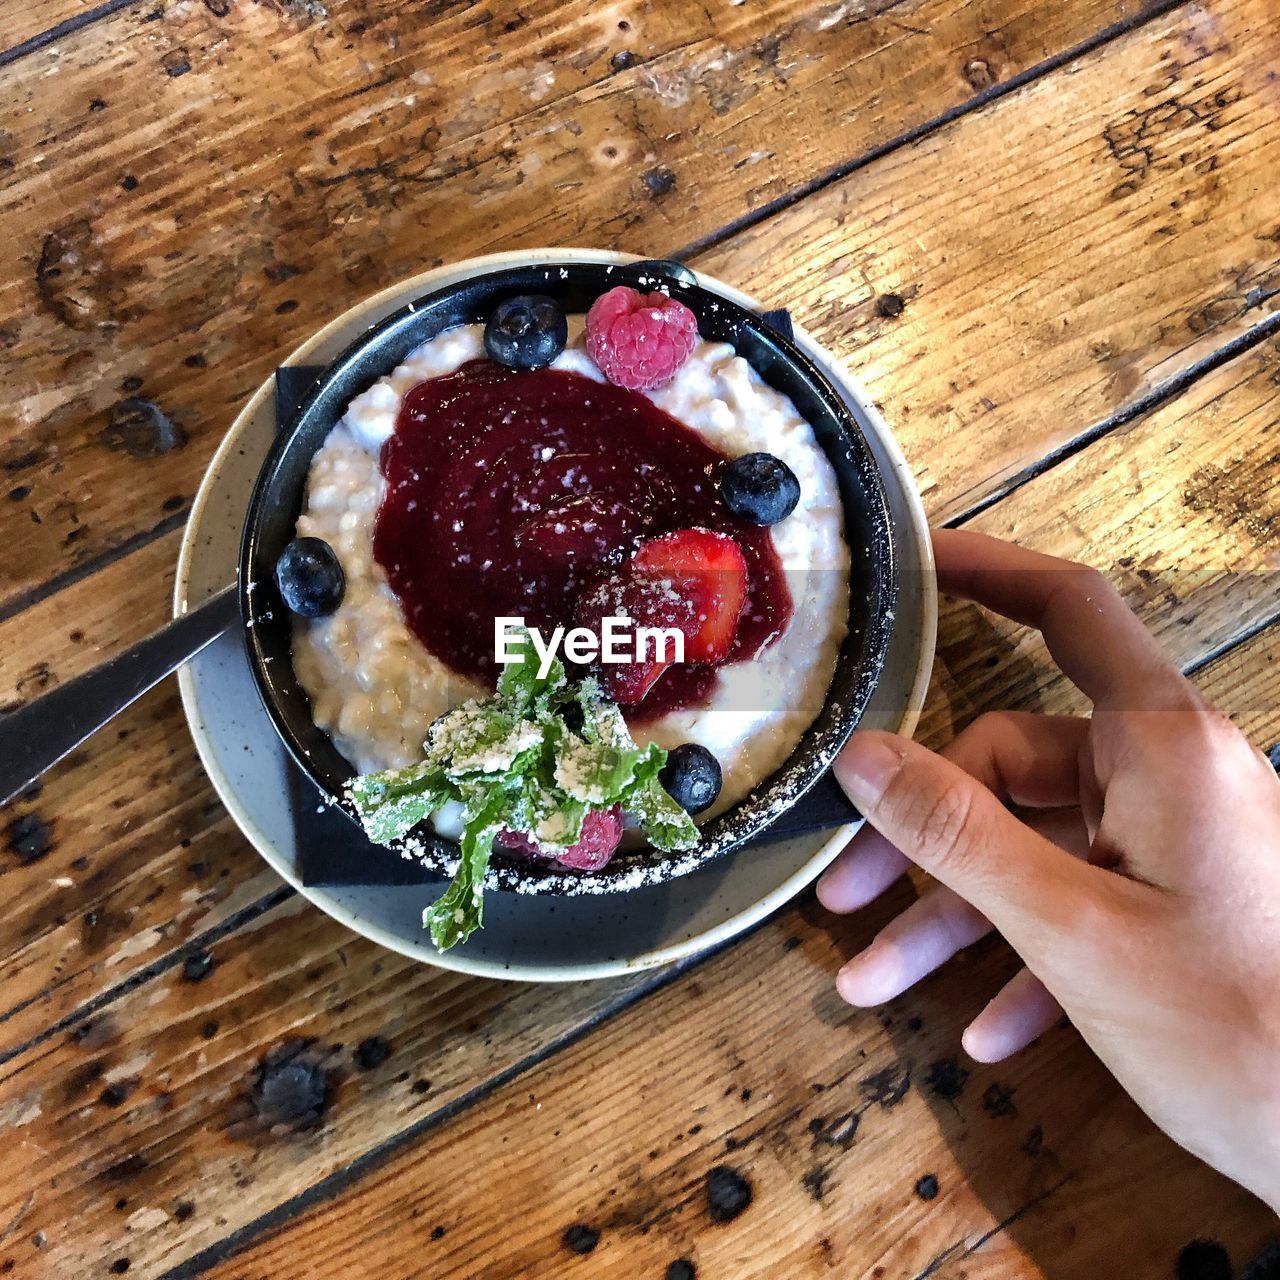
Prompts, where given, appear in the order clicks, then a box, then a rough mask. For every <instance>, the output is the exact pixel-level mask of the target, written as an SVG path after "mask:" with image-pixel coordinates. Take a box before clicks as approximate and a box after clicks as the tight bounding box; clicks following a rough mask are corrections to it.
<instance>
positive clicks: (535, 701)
mask: <svg viewBox="0 0 1280 1280" xmlns="http://www.w3.org/2000/svg"><path fill="white" fill-rule="evenodd" d="M507 649H508V651H510V650H512V649H514V650H515V651H516V652H517V653H519V655H520V656H519V657H518V658H516V657H513V658H511V659H509V660H508V661H507V662H504V663H503V664H502V672H501V674H500V675H499V676H498V698H499V700H500V701H501V702H505V703H506V704H507V705H508V706H509V707H510V709H511V712H512V714H514V715H517V716H523V715H528V714H530V713H531V712H532V713H535V714H538V713H542V712H545V711H546V710H547V705H548V703H549V701H550V698H551V695H552V694H553V693H554V692H555V691H556V690H557V689H559V688H560V687H561V686H562V685H563V684H564V682H565V680H564V663H562V662H561V661H560V659H559V658H553V659H552V660H551V664H550V666H549V667H548V668H547V674H546V675H545V676H539V675H538V654H537V651H536V650H535V649H534V647H533V638H532V637H531V636H530V635H529V632H528V631H527V630H526V631H521V632H520V633H518V634H515V635H513V636H512V639H511V640H510V641H508V643H507Z"/></svg>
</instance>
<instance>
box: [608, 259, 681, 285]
mask: <svg viewBox="0 0 1280 1280" xmlns="http://www.w3.org/2000/svg"><path fill="white" fill-rule="evenodd" d="M626 271H627V274H628V275H629V276H633V277H635V279H637V280H641V279H643V280H644V282H645V285H644V287H645V288H648V289H654V288H656V287H657V283H658V281H661V280H666V281H668V282H670V283H671V284H678V285H685V286H687V287H689V288H692V287H693V286H694V285H696V284H697V283H698V277H697V276H695V275H694V274H693V272H692V271H690V270H689V268H688V267H686V266H685V265H684V263H683V262H677V261H676V260H675V259H674V258H650V259H648V260H647V261H645V262H631V263H628V264H627V268H626Z"/></svg>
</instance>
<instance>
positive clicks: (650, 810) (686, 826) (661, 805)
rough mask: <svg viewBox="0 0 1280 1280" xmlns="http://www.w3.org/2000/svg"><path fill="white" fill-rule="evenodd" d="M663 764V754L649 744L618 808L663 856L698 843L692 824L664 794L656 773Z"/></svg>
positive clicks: (695, 826) (665, 755)
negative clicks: (637, 823) (635, 821)
mask: <svg viewBox="0 0 1280 1280" xmlns="http://www.w3.org/2000/svg"><path fill="white" fill-rule="evenodd" d="M666 762H667V753H666V752H665V751H663V750H662V749H661V748H660V747H658V746H655V745H654V744H652V743H650V745H649V746H648V748H647V749H646V751H645V755H644V758H643V759H642V760H641V761H640V762H639V763H638V764H637V765H636V769H635V777H634V780H633V781H632V784H631V786H630V787H629V788H628V789H627V792H626V794H625V795H624V796H623V797H622V799H621V804H622V807H623V808H624V809H626V810H627V812H629V813H630V814H632V816H633V817H635V818H636V819H637V821H639V823H640V826H641V828H642V829H643V831H644V834H645V836H646V837H647V839H648V841H649V843H650V844H651V845H653V847H654V848H655V849H660V850H661V851H662V852H663V853H674V852H675V851H676V850H678V849H692V848H693V846H694V845H696V844H697V843H698V827H697V824H696V823H695V822H694V820H693V819H692V818H691V817H690V816H689V815H688V814H687V813H686V812H685V811H684V810H683V809H682V808H681V807H680V806H679V805H678V804H676V802H675V801H674V800H673V799H672V798H671V797H670V796H669V795H668V794H667V791H666V788H665V787H664V786H663V785H662V783H661V782H659V781H658V773H659V771H660V770H661V769H662V766H663V765H664V764H666Z"/></svg>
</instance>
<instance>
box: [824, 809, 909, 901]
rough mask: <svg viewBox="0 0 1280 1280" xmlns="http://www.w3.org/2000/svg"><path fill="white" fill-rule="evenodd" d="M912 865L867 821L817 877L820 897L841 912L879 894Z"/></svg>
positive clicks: (872, 899)
mask: <svg viewBox="0 0 1280 1280" xmlns="http://www.w3.org/2000/svg"><path fill="white" fill-rule="evenodd" d="M910 865H911V863H910V861H909V860H908V859H907V858H905V857H903V855H902V853H901V852H900V851H899V850H897V849H895V848H894V847H893V845H891V844H890V843H889V841H888V840H886V839H885V838H884V836H882V835H881V834H880V833H879V832H878V831H877V830H876V829H875V828H874V827H872V826H869V825H866V824H864V825H863V827H862V830H861V831H859V832H858V833H857V835H855V836H854V837H853V839H852V840H850V841H849V843H848V844H847V845H846V846H845V847H844V849H843V850H842V851H841V853H840V856H839V857H838V858H837V859H836V860H835V862H833V863H832V864H831V866H830V867H829V868H828V869H827V870H826V871H825V872H824V873H823V875H822V878H821V879H820V880H819V881H818V885H817V889H818V901H819V902H821V903H822V905H823V906H824V907H826V909H827V910H828V911H835V912H837V913H838V914H842V915H843V914H846V913H847V912H850V911H856V910H857V909H858V908H859V907H865V906H866V905H867V903H868V902H872V901H874V899H876V898H878V897H879V896H880V895H881V894H882V893H883V892H884V891H885V890H886V889H887V888H888V887H889V886H890V885H891V884H893V882H894V881H895V880H897V879H898V878H899V877H900V876H901V875H903V873H904V872H905V871H906V869H907V868H908V867H909V866H910Z"/></svg>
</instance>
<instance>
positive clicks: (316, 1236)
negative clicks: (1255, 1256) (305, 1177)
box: [120, 899, 1273, 1280]
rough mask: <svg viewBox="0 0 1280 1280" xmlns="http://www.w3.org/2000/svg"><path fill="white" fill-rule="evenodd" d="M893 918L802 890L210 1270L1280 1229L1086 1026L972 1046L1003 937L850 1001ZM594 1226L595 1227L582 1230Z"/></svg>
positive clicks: (527, 1263)
mask: <svg viewBox="0 0 1280 1280" xmlns="http://www.w3.org/2000/svg"><path fill="white" fill-rule="evenodd" d="M898 905H899V906H900V905H901V899H899V902H898ZM884 919H885V915H884V913H883V912H877V913H875V916H874V919H872V918H865V919H860V920H859V921H857V922H856V923H854V924H853V925H850V926H841V927H840V930H839V936H838V940H837V939H836V938H833V936H832V934H831V933H830V932H828V927H827V921H825V920H823V919H821V918H820V913H819V912H818V910H817V909H816V908H807V909H803V910H801V911H798V912H793V913H790V914H789V915H788V917H787V918H786V920H785V921H784V922H778V923H776V924H772V925H770V926H768V927H767V928H765V929H764V930H762V931H761V932H760V933H759V934H757V935H754V936H753V937H752V938H751V939H749V940H748V941H747V942H745V943H743V944H741V945H739V946H738V947H736V948H735V949H734V950H733V951H732V952H731V953H729V954H727V955H722V956H718V957H716V958H715V959H713V960H712V961H711V962H710V963H708V964H707V965H705V966H703V967H702V969H701V970H700V971H699V972H698V973H697V975H696V976H695V977H693V978H692V979H690V980H689V981H685V982H681V983H679V984H676V985H674V986H672V987H670V988H668V989H667V990H665V991H664V992H662V993H661V994H660V995H658V996H656V997H653V998H650V999H649V1000H648V1001H646V1002H645V1004H644V1005H643V1007H641V1008H637V1009H634V1010H632V1011H630V1012H628V1013H627V1014H626V1015H624V1016H623V1017H621V1018H619V1019H617V1020H616V1021H614V1022H612V1023H610V1024H609V1025H607V1026H606V1027H605V1028H603V1029H602V1030H601V1031H599V1032H598V1033H597V1034H596V1035H594V1036H593V1037H591V1038H590V1039H588V1040H586V1041H584V1042H582V1043H579V1044H577V1045H575V1046H573V1047H572V1048H571V1049H569V1050H567V1051H566V1052H565V1053H563V1054H561V1055H560V1056H559V1057H558V1058H557V1059H556V1060H555V1061H554V1062H550V1063H547V1064H545V1065H543V1066H542V1067H540V1068H538V1069H537V1070H535V1071H533V1072H530V1073H528V1074H527V1075H525V1076H524V1077H522V1078H521V1079H520V1080H518V1081H513V1082H512V1083H511V1084H510V1085H509V1086H507V1087H505V1088H503V1089H502V1090H501V1091H499V1092H498V1093H496V1094H495V1095H493V1096H492V1097H491V1098H489V1099H486V1100H485V1101H484V1102H483V1103H481V1104H479V1105H478V1106H476V1107H473V1108H471V1109H470V1110H469V1111H467V1112H464V1113H463V1114H462V1115H461V1116H459V1117H457V1118H456V1119H455V1120H453V1121H451V1122H450V1124H449V1125H448V1126H447V1128H445V1129H444V1130H442V1131H441V1132H438V1133H433V1134H432V1135H431V1136H430V1139H429V1140H424V1141H420V1142H416V1143H413V1144H411V1145H408V1146H406V1148H405V1150H404V1151H403V1152H402V1153H399V1154H397V1156H396V1157H395V1158H394V1159H392V1160H390V1161H388V1162H387V1163H386V1164H384V1165H382V1166H381V1167H380V1168H378V1169H377V1170H375V1171H374V1172H373V1173H372V1174H370V1176H368V1177H367V1178H365V1179H362V1180H361V1181H360V1182H359V1183H357V1184H356V1185H355V1186H354V1187H353V1188H350V1189H347V1190H346V1191H345V1194H343V1195H340V1196H339V1197H338V1198H336V1199H333V1200H331V1201H328V1202H327V1203H324V1204H322V1205H321V1206H320V1207H318V1208H316V1209H314V1210H311V1211H309V1212H307V1213H306V1214H305V1215H304V1216H303V1217H301V1218H300V1219H298V1220H297V1221H296V1222H294V1223H291V1224H290V1225H289V1226H288V1227H287V1228H286V1229H285V1230H282V1231H279V1232H278V1233H276V1234H274V1235H272V1236H269V1237H267V1238H265V1239H264V1240H263V1241H262V1242H261V1243H260V1244H258V1245H256V1246H255V1247H253V1248H252V1249H251V1250H249V1251H248V1252H247V1253H245V1254H242V1255H239V1256H233V1257H231V1258H230V1259H229V1260H227V1261H226V1262H224V1263H222V1264H221V1265H218V1266H214V1267H213V1268H212V1269H211V1270H210V1271H208V1272H207V1274H208V1275H210V1276H211V1277H215V1278H217V1280H223V1278H226V1280H229V1278H230V1277H253V1278H254V1280H269V1278H270V1280H274V1278H275V1277H284V1276H290V1275H293V1274H296V1268H297V1264H298V1260H299V1258H324V1259H325V1262H326V1265H327V1266H329V1267H331V1268H333V1269H334V1270H335V1271H339V1272H341V1274H343V1275H344V1276H352V1277H370V1278H371V1280H372V1278H373V1277H379V1276H384V1275H387V1274H393V1275H401V1274H403V1275H410V1274H412V1275H430V1276H432V1277H433V1280H449V1278H451V1277H458V1278H459V1280H461V1278H462V1277H467V1278H468V1280H471V1278H473V1277H474V1278H476V1280H481V1278H483V1280H489V1278H492V1280H498V1278H499V1277H506V1276H517V1275H518V1276H524V1275H555V1276H557V1277H565V1278H566V1280H571V1278H573V1277H579V1276H581V1277H588V1276H590V1277H592V1278H593V1280H596V1278H598V1280H609V1278H611V1277H627V1278H630V1277H635V1276H642V1275H654V1276H661V1275H663V1274H665V1273H666V1269H667V1267H668V1266H669V1265H670V1264H671V1263H672V1262H673V1261H676V1260H680V1259H684V1260H688V1261H691V1262H692V1263H694V1265H695V1266H696V1267H697V1274H698V1275H699V1276H703V1275H706V1276H733V1277H734V1280H753V1278H754V1277H762V1278H763V1277H774V1276H780V1275H781V1276H788V1277H795V1278H796V1280H801V1278H803V1277H816V1276H821V1275H840V1276H874V1275H883V1276H886V1277H888V1276H893V1277H909V1276H919V1275H923V1274H931V1275H933V1274H937V1275H945V1276H948V1277H951V1278H953V1280H958V1277H959V1276H961V1275H967V1276H969V1277H977V1276H979V1275H981V1276H983V1277H986V1276H993V1277H994V1276H1000V1277H1014V1276H1027V1277H1032V1276H1041V1275H1046V1274H1052V1275H1053V1276H1055V1277H1062V1278H1063V1280H1086V1278H1088V1280H1092V1278H1093V1277H1096V1276H1099V1275H1109V1274H1112V1271H1111V1270H1110V1269H1109V1268H1110V1266H1113V1265H1114V1259H1115V1258H1116V1257H1117V1255H1119V1256H1122V1257H1123V1258H1124V1274H1125V1275H1126V1276H1133V1277H1135V1280H1137V1278H1140V1277H1150V1280H1165V1278H1166V1277H1168V1276H1170V1275H1172V1274H1173V1273H1174V1264H1175V1260H1176V1256H1177V1253H1178V1251H1179V1249H1180V1248H1181V1247H1182V1246H1184V1245H1185V1244H1186V1243H1187V1242H1188V1241H1190V1240H1191V1239H1193V1238H1195V1237H1197V1236H1199V1237H1207V1238H1211V1239H1222V1240H1225V1241H1227V1243H1228V1244H1229V1245H1230V1246H1231V1249H1232V1252H1233V1254H1234V1255H1235V1256H1236V1257H1237V1258H1239V1257H1241V1256H1242V1255H1246V1256H1247V1254H1248V1253H1250V1252H1252V1251H1253V1250H1255V1249H1256V1248H1257V1247H1258V1246H1259V1245H1260V1243H1261V1242H1262V1241H1263V1240H1264V1239H1266V1238H1267V1237H1268V1236H1269V1234H1270V1233H1271V1230H1272V1226H1273V1220H1272V1219H1271V1218H1270V1216H1269V1215H1268V1213H1267V1212H1266V1211H1265V1210H1264V1209H1263V1208H1262V1206H1260V1205H1259V1204H1257V1203H1256V1202H1254V1201H1252V1200H1251V1199H1250V1198H1249V1197H1247V1196H1246V1195H1244V1194H1243V1193H1241V1192H1239V1191H1237V1190H1235V1189H1234V1188H1232V1187H1230V1186H1229V1185H1227V1184H1226V1183H1225V1182H1223V1181H1222V1180H1221V1179H1219V1178H1218V1177H1217V1176H1216V1175H1214V1174H1211V1173H1210V1172H1209V1171H1208V1170H1207V1169H1206V1168H1205V1167H1204V1166H1201V1165H1199V1164H1197V1163H1196V1162H1195V1161H1193V1160H1192V1159H1191V1158H1190V1157H1188V1156H1185V1155H1183V1154H1182V1153H1181V1152H1179V1151H1177V1150H1176V1149H1175V1148H1174V1147H1173V1146H1172V1144H1171V1143H1169V1142H1168V1141H1167V1140H1166V1139H1165V1138H1163V1137H1162V1136H1161V1135H1159V1134H1158V1133H1156V1132H1155V1131H1154V1130H1153V1129H1152V1128H1151V1127H1150V1125H1149V1124H1148V1122H1146V1121H1145V1120H1144V1119H1143V1118H1142V1117H1141V1115H1140V1114H1139V1113H1138V1111H1137V1109H1136V1108H1135V1107H1134V1106H1133V1105H1132V1104H1131V1103H1129V1102H1128V1101H1127V1100H1125V1099H1124V1098H1122V1097H1120V1096H1119V1095H1118V1092H1117V1090H1116V1089H1115V1087H1114V1085H1113V1084H1112V1083H1111V1082H1110V1081H1109V1079H1108V1078H1107V1076H1106V1074H1105V1072H1103V1071H1102V1069H1101V1068H1100V1066H1099V1065H1098V1064H1097V1063H1096V1061H1095V1060H1093V1059H1092V1058H1091V1057H1090V1056H1089V1055H1088V1053H1087V1051H1086V1050H1085V1049H1084V1047H1083V1045H1082V1043H1081V1042H1080V1041H1078V1040H1077V1039H1076V1038H1075V1036H1074V1033H1071V1032H1063V1031H1056V1032H1052V1033H1050V1034H1049V1035H1048V1036H1046V1037H1044V1039H1043V1040H1042V1041H1041V1043H1040V1044H1039V1045H1038V1046H1037V1047H1036V1048H1034V1049H1033V1050H1031V1051H1029V1052H1027V1053H1025V1054H1023V1055H1021V1056H1019V1057H1018V1058H1017V1059H1015V1060H1014V1061H1012V1062H1010V1063H1007V1064H1004V1065H1002V1066H1000V1067H997V1068H988V1067H978V1066H974V1065H973V1064H969V1063H965V1064H964V1065H963V1066H962V1065H961V1064H960V1062H959V1061H958V1060H957V1057H956V1052H957V1041H958V1038H959V1034H960V1031H961V1029H962V1027H963V1026H964V1023H965V1020H966V1019H967V1018H968V1017H971V1016H972V1015H973V1013H975V1012H976V1011H977V1009H978V1008H979V1005H980V995H979V993H981V992H988V993H989V992H991V991H994V990H995V988H996V986H997V984H998V982H999V981H1000V980H1001V979H1002V978H1004V977H1006V976H1008V974H1009V973H1010V971H1011V966H1010V965H1009V964H1008V963H1007V960H1006V957H1005V956H1004V955H1003V954H1002V953H1000V952H999V950H998V949H987V950H986V951H985V952H984V953H983V954H982V955H980V956H974V957H971V958H970V959H969V960H968V961H967V962H965V963H962V964H959V965H957V966H953V967H952V968H950V969H949V970H947V971H945V972H944V973H942V974H941V975H939V976H938V977H936V978H934V979H932V980H930V981H929V982H927V983H926V984H924V985H923V986H922V988H921V989H920V990H919V991H917V992H915V993H913V994H912V995H911V996H909V997H908V998H905V999H903V1000H899V1001H897V1002H895V1003H894V1004H893V1005H892V1006H890V1007H889V1008H888V1010H887V1011H886V1012H885V1013H884V1014H882V1015H879V1016H878V1015H876V1014H872V1013H862V1012H856V1011H853V1010H850V1009H848V1008H844V1007H841V1006H840V1003H839V1001H838V1000H837V998H836V997H835V994H834V992H833V991H832V989H831V974H832V972H833V971H834V970H835V968H836V967H837V966H838V964H839V963H840V962H841V960H842V959H843V958H844V957H845V956H847V955H848V954H849V953H850V952H851V951H852V950H853V949H854V948H855V947H856V946H857V945H859V944H860V943H865V942H866V941H867V940H869V938H870V935H871V929H872V927H873V925H874V924H875V923H882V922H883V920H884ZM962 1073H964V1074H962ZM899 1090H901V1091H902V1096H901V1098H900V1099H898V1097H897V1095H898V1092H899ZM717 1169H719V1170H724V1169H728V1170H732V1171H733V1172H734V1173H736V1174H738V1175H739V1176H741V1177H743V1178H744V1179H745V1180H746V1181H747V1182H748V1184H749V1186H750V1189H751V1201H750V1204H749V1206H748V1207H747V1208H746V1209H745V1211H744V1212H742V1214H741V1215H740V1216H739V1217H737V1218H736V1219H734V1220H732V1221H729V1222H727V1223H726V1222H718V1221H716V1220H715V1219H714V1217H713V1216H712V1214H711V1213H710V1212H709V1206H708V1192H707V1185H708V1179H709V1178H710V1177H711V1176H712V1171H713V1170H717ZM720 1176H723V1175H720ZM924 1179H932V1180H933V1181H934V1182H936V1184H937V1188H938V1190H937V1194H936V1197H935V1198H933V1199H932V1200H929V1201H925V1200H924V1199H923V1198H922V1195H921V1193H920V1192H918V1191H917V1190H916V1188H917V1187H918V1186H920V1185H921V1184H922V1181H923V1180H924ZM1136 1187H1140V1188H1141V1190H1140V1191H1135V1188H1136ZM1121 1204H1123V1211H1121V1210H1120V1208H1119V1206H1120V1205H1121ZM1008 1218H1015V1219H1016V1220H1015V1222H1014V1224H1013V1225H1012V1226H1011V1227H1010V1228H1009V1229H1008V1230H1007V1231H1001V1229H1000V1224H1001V1223H1002V1222H1003V1221H1005V1220H1006V1219H1008ZM1121 1218H1122V1220H1123V1230H1124V1240H1123V1243H1121V1242H1120V1241H1118V1240H1117V1237H1116V1228H1117V1225H1118V1223H1119V1221H1120V1220H1121ZM499 1224H501V1227H500V1229H499ZM575 1226H577V1227H586V1228H588V1229H590V1230H591V1231H592V1232H595V1233H597V1234H598V1238H599V1242H598V1245H597V1247H596V1248H595V1249H594V1250H593V1251H592V1252H591V1253H590V1254H589V1255H587V1256H579V1255H577V1254H576V1253H575V1252H574V1251H573V1250H572V1248H571V1247H570V1246H569V1244H568V1241H570V1240H571V1239H572V1237H571V1236H570V1235H569V1234H568V1233H569V1232H570V1231H571V1229H572V1228H573V1227H575ZM988 1233H990V1235H988ZM984 1236H986V1237H987V1238H986V1239H983V1237H984ZM979 1242H980V1243H979ZM975 1245H976V1246H977V1247H976V1248H974V1246H975ZM120 1247H121V1248H124V1247H125V1246H124V1242H123V1241H122V1242H121V1246H120ZM970 1250H972V1252H970ZM939 1260H942V1261H939ZM930 1266H933V1267H934V1270H933V1271H932V1272H930V1271H929V1270H928V1268H929V1267H930Z"/></svg>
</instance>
